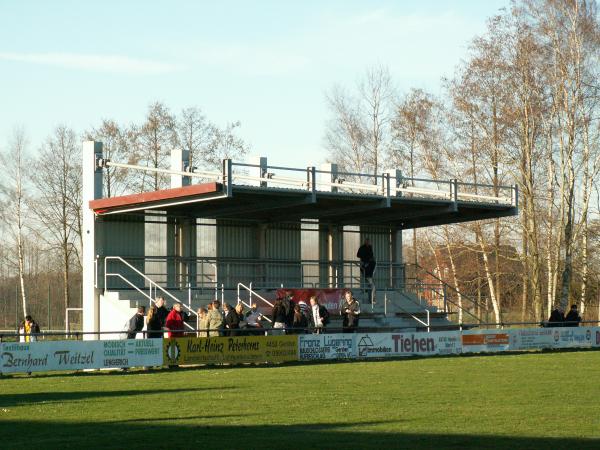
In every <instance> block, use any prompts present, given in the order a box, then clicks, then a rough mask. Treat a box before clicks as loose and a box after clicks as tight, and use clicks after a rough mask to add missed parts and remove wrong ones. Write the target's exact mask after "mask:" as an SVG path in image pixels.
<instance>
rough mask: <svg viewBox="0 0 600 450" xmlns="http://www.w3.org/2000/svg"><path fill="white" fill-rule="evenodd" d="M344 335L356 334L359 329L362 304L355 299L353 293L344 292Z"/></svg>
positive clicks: (342, 314) (342, 311)
mask: <svg viewBox="0 0 600 450" xmlns="http://www.w3.org/2000/svg"><path fill="white" fill-rule="evenodd" d="M340 314H341V316H342V320H343V321H342V326H343V332H344V333H354V332H355V331H356V328H357V327H358V318H359V316H360V303H358V301H357V300H356V299H355V298H354V296H353V295H352V292H351V291H346V292H344V301H343V302H342V306H341V308H340Z"/></svg>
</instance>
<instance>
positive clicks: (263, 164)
mask: <svg viewBox="0 0 600 450" xmlns="http://www.w3.org/2000/svg"><path fill="white" fill-rule="evenodd" d="M250 164H252V165H254V166H256V167H250V176H252V177H259V178H264V179H265V181H251V182H250V184H251V185H252V186H260V187H267V171H268V168H267V158H266V157H265V156H252V157H251V158H250Z"/></svg>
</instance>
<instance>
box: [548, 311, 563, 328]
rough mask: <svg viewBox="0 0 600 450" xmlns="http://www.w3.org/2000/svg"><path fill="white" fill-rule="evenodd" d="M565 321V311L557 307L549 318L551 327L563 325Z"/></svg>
mask: <svg viewBox="0 0 600 450" xmlns="http://www.w3.org/2000/svg"><path fill="white" fill-rule="evenodd" d="M564 321H565V315H564V314H563V312H562V311H561V310H560V309H558V308H556V309H554V310H553V311H552V312H551V313H550V318H549V319H548V326H549V327H562V326H563V323H564Z"/></svg>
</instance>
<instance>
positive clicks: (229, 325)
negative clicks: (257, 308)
mask: <svg viewBox="0 0 600 450" xmlns="http://www.w3.org/2000/svg"><path fill="white" fill-rule="evenodd" d="M240 304H241V303H240ZM223 310H224V312H225V328H226V329H227V330H228V331H227V335H228V336H237V335H238V334H239V329H240V317H239V316H238V313H237V311H236V310H235V309H234V308H232V307H231V305H229V304H228V303H225V304H224V305H223Z"/></svg>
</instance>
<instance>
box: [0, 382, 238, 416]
mask: <svg viewBox="0 0 600 450" xmlns="http://www.w3.org/2000/svg"><path fill="white" fill-rule="evenodd" d="M224 389H235V388H234V387H230V386H215V387H203V388H182V389H163V388H160V389H152V390H150V389H145V390H144V389H135V390H133V389H132V390H121V391H69V392H32V393H24V394H2V395H0V407H1V408H7V407H11V406H24V405H35V404H39V403H62V402H71V401H82V400H89V399H96V398H114V397H130V396H139V395H142V396H148V395H153V394H160V395H163V394H164V393H165V392H166V393H169V392H172V393H173V394H174V395H178V396H179V395H183V394H186V393H188V392H198V391H210V390H217V391H223V390H224ZM0 417H1V416H0Z"/></svg>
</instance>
